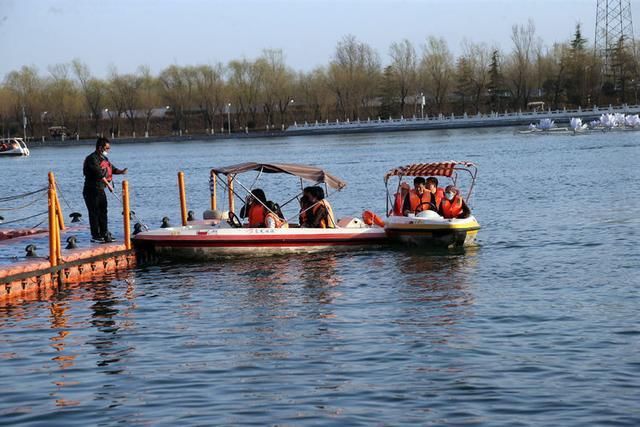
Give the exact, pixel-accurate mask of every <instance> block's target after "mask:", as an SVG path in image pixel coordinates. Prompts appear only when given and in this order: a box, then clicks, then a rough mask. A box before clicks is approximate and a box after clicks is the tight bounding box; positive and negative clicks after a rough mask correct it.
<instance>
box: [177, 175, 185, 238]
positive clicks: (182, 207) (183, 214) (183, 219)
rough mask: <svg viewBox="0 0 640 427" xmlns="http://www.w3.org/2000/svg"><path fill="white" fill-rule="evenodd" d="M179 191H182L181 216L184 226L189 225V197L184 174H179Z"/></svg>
mask: <svg viewBox="0 0 640 427" xmlns="http://www.w3.org/2000/svg"><path fill="white" fill-rule="evenodd" d="M178 190H179V191H180V215H181V217H182V226H183V227H184V226H185V225H187V195H186V193H185V189H184V172H178Z"/></svg>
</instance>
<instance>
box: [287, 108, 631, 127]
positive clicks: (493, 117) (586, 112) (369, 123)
mask: <svg viewBox="0 0 640 427" xmlns="http://www.w3.org/2000/svg"><path fill="white" fill-rule="evenodd" d="M607 112H609V113H614V112H624V113H640V105H626V104H623V105H619V106H611V105H609V106H608V107H598V106H594V107H593V108H590V109H582V108H577V109H575V110H567V109H562V110H546V111H525V112H523V111H513V112H509V111H505V112H504V113H499V112H494V111H492V112H490V113H485V114H481V113H478V114H474V115H469V114H467V113H464V114H463V115H462V116H454V115H453V114H451V115H450V116H445V115H443V114H439V115H437V116H432V117H429V116H425V117H424V118H422V117H416V116H413V117H410V118H406V117H402V116H401V117H400V118H395V119H394V118H392V117H389V118H388V119H382V118H380V117H378V118H375V119H371V118H370V117H368V118H367V119H366V120H360V119H356V120H355V121H350V120H346V121H343V122H341V121H339V120H336V121H335V122H330V121H329V120H326V121H324V122H318V121H316V122H315V123H307V122H304V124H298V123H297V122H296V123H294V125H292V126H289V127H288V128H287V131H295V130H300V129H338V128H345V127H352V128H356V127H376V126H388V125H398V124H404V123H406V124H409V123H416V124H417V123H433V122H446V121H457V122H469V123H471V122H478V121H485V120H486V121H501V120H505V121H506V120H510V119H514V118H517V119H525V118H528V117H529V118H531V120H535V121H538V120H539V119H541V118H543V117H550V118H553V119H554V120H558V119H559V120H562V119H566V120H567V121H568V120H570V119H571V118H573V117H584V116H593V115H599V114H602V113H607Z"/></svg>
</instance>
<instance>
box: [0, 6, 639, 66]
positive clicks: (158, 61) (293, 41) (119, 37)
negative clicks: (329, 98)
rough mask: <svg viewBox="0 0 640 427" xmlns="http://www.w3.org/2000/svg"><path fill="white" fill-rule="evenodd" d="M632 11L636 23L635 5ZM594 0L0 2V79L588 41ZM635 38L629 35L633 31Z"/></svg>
mask: <svg viewBox="0 0 640 427" xmlns="http://www.w3.org/2000/svg"><path fill="white" fill-rule="evenodd" d="M632 3H633V5H632V11H633V14H634V16H635V17H636V18H637V19H640V10H639V6H640V5H638V4H637V3H640V2H635V1H634V2H632ZM595 14H596V0H529V1H523V0H439V1H432V0H366V1H364V0H363V1H358V0H342V1H337V0H226V1H218V0H0V77H3V76H5V75H6V74H7V73H8V72H10V71H12V70H16V69H19V68H20V67H21V66H23V65H35V66H36V67H37V68H38V69H39V70H40V72H41V73H42V74H45V73H46V71H47V66H48V65H52V64H57V63H64V62H69V61H71V60H72V59H74V58H79V59H80V60H82V61H83V62H85V63H86V64H88V65H89V67H90V69H91V70H92V72H93V73H94V74H96V75H97V76H99V77H104V76H105V75H106V73H107V70H108V69H109V66H110V65H115V66H116V68H117V70H118V71H120V72H133V71H135V70H136V68H137V67H138V66H139V65H142V64H146V65H149V66H150V67H151V69H152V71H153V72H154V73H156V74H157V73H159V72H160V71H161V70H162V69H163V68H164V67H166V66H167V65H170V64H178V65H194V64H207V63H209V64H213V63H216V62H222V63H226V62H228V61H229V60H231V59H239V58H242V57H246V58H249V59H252V58H255V57H257V56H258V55H260V52H261V51H262V49H265V48H280V49H282V50H283V51H284V53H285V56H286V60H287V63H288V64H289V65H290V66H292V67H293V68H294V69H296V70H305V71H307V70H311V69H312V68H314V67H315V66H317V65H324V64H327V63H328V61H329V59H330V58H331V56H332V54H333V51H334V49H335V46H336V43H337V42H338V41H339V40H340V39H341V38H342V37H344V36H345V35H347V34H353V35H354V36H356V38H357V39H358V40H359V41H362V42H366V43H368V44H370V45H371V46H372V47H374V48H375V49H376V50H377V51H378V53H379V54H380V58H381V59H382V61H383V63H388V56H387V52H388V48H389V44H390V43H391V42H394V41H400V40H402V39H404V38H407V39H409V40H410V41H411V42H413V43H414V45H415V46H416V47H418V46H420V45H421V44H422V43H423V42H424V40H425V39H426V37H427V36H429V35H435V36H438V37H443V38H444V39H445V40H447V42H448V43H449V46H450V48H451V50H452V51H453V52H454V53H456V54H457V53H459V52H460V44H461V42H462V40H463V39H465V38H467V39H469V40H472V41H474V42H486V43H488V44H491V45H496V46H498V47H501V48H502V49H504V50H510V49H511V41H510V33H511V26H512V25H513V24H526V22H527V20H528V19H529V18H531V19H532V20H533V21H534V23H535V25H536V32H537V34H538V35H539V36H540V37H541V38H542V39H543V41H544V42H545V44H547V45H551V44H552V43H553V42H556V41H564V40H567V39H569V38H570V37H571V36H572V34H573V31H574V27H575V24H576V23H578V22H580V23H581V24H582V26H583V34H584V36H586V37H587V38H588V39H589V42H590V43H592V42H593V36H594V33H595ZM636 32H637V31H636Z"/></svg>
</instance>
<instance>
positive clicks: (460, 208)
mask: <svg viewBox="0 0 640 427" xmlns="http://www.w3.org/2000/svg"><path fill="white" fill-rule="evenodd" d="M438 213H439V214H440V215H442V216H443V217H444V218H449V219H452V218H469V216H470V215H471V210H470V209H469V207H468V206H467V204H466V203H465V202H464V200H462V196H461V195H460V191H459V190H458V189H457V188H456V187H454V186H453V185H447V187H446V188H445V189H444V199H443V200H442V203H441V204H440V210H439V211H438Z"/></svg>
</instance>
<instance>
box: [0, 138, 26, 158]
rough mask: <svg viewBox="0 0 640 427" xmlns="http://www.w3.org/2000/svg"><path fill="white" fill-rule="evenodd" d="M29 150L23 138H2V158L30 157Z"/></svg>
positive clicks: (0, 140) (0, 147)
mask: <svg viewBox="0 0 640 427" xmlns="http://www.w3.org/2000/svg"><path fill="white" fill-rule="evenodd" d="M28 155H29V148H28V147H27V144H25V142H24V140H23V139H22V138H1V139H0V156H28Z"/></svg>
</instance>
